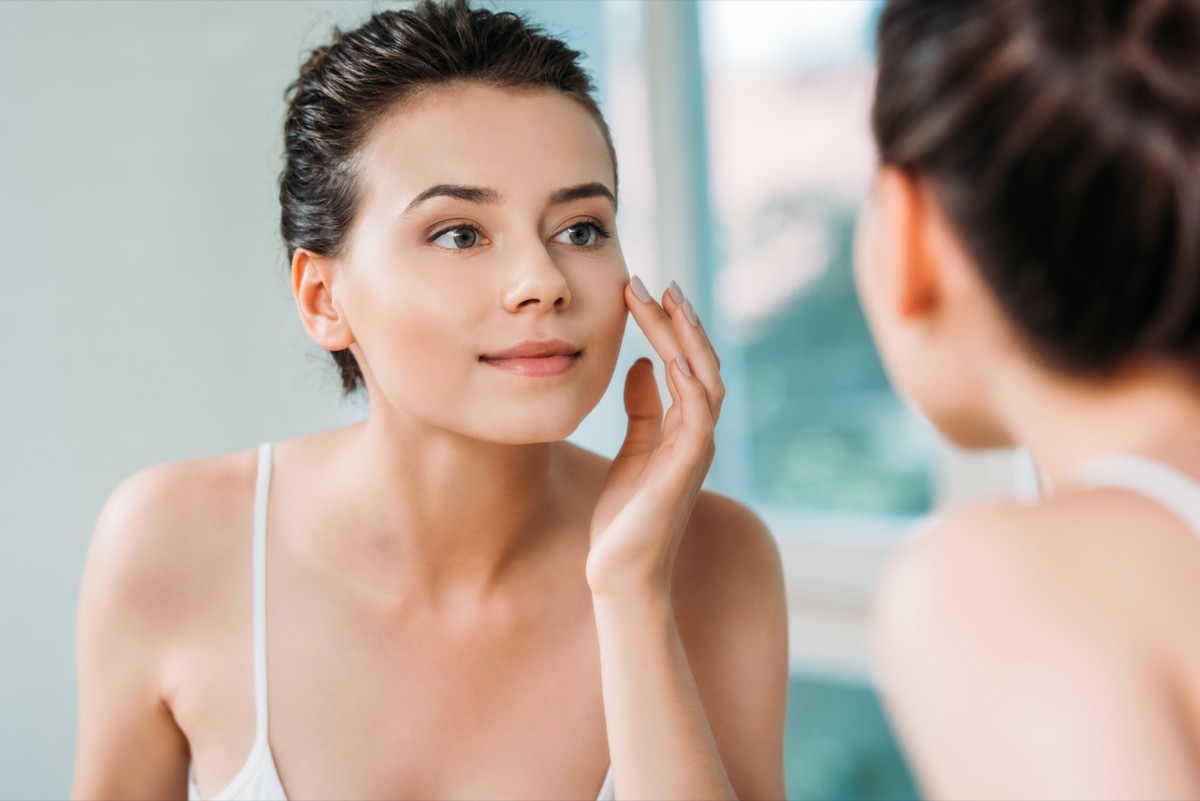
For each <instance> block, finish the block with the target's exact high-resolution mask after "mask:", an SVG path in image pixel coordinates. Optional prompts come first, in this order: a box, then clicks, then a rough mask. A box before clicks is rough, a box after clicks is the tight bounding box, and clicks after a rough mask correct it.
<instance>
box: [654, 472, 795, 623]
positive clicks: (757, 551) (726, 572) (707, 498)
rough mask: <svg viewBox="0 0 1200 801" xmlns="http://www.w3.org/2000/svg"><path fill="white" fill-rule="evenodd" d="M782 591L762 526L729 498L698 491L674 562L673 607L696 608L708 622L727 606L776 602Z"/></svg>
mask: <svg viewBox="0 0 1200 801" xmlns="http://www.w3.org/2000/svg"><path fill="white" fill-rule="evenodd" d="M782 588H783V568H782V566H781V562H780V557H779V548H778V546H777V545H776V544H775V538H774V536H772V534H771V532H770V530H768V528H767V526H766V524H765V523H763V521H762V520H761V519H760V518H759V517H758V515H757V514H755V513H754V512H753V511H752V510H751V509H750V508H749V507H747V506H745V505H744V504H742V503H739V502H738V501H735V500H734V499H732V498H729V497H727V496H724V495H720V494H718V493H715V492H707V491H705V492H701V493H700V496H699V497H698V498H697V499H696V505H695V507H694V508H693V510H692V517H691V519H690V520H689V521H688V528H687V532H686V533H685V534H684V538H683V542H682V543H681V544H680V546H679V554H678V557H677V559H676V565H675V595H676V601H677V604H679V603H681V604H683V605H685V606H686V607H689V608H690V607H702V610H698V611H703V613H704V614H705V616H706V617H709V619H710V620H711V619H712V618H711V615H713V614H720V613H721V612H720V610H721V608H722V607H725V608H728V606H727V605H728V604H729V603H731V602H735V601H740V602H741V603H770V602H774V601H776V600H780V599H781V597H782V595H781V593H782ZM776 596H779V597H778V598H777V597H776ZM756 599H757V600H756Z"/></svg>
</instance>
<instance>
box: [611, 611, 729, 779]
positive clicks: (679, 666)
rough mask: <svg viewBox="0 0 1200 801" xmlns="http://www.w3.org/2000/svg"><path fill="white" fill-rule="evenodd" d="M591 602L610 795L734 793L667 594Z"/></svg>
mask: <svg viewBox="0 0 1200 801" xmlns="http://www.w3.org/2000/svg"><path fill="white" fill-rule="evenodd" d="M594 606H595V611H596V629H597V632H598V634H599V638H600V669H601V680H602V684H603V690H604V714H605V720H606V722H607V726H608V744H609V753H610V756H611V758H612V765H613V782H614V787H615V790H616V794H617V798H621V799H680V798H687V799H718V798H719V799H729V798H735V797H736V796H735V794H734V791H733V787H732V786H731V785H730V783H729V778H728V776H727V775H726V772H725V768H724V766H723V765H722V763H721V756H720V754H719V753H718V751H717V746H716V742H715V740H714V739H713V733H712V728H711V726H710V725H709V722H708V717H707V715H706V714H705V711H704V705H703V703H702V702H701V699H700V692H699V690H698V689H697V687H696V681H695V678H694V676H693V675H692V668H691V665H690V664H689V663H688V658H687V653H686V652H685V651H684V647H683V641H682V639H681V638H680V635H679V629H678V627H677V626H676V624H675V618H674V614H673V612H672V609H671V603H670V600H669V599H668V598H653V597H651V598H639V599H637V600H632V599H620V600H615V599H610V598H604V599H601V598H596V599H594Z"/></svg>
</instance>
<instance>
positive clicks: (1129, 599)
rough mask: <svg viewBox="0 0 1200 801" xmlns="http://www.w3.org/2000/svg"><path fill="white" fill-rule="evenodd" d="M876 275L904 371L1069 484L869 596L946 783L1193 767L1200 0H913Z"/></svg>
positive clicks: (1180, 784) (887, 136) (935, 531)
mask: <svg viewBox="0 0 1200 801" xmlns="http://www.w3.org/2000/svg"><path fill="white" fill-rule="evenodd" d="M878 41H879V76H878V85H877V88H876V93H875V105H874V111H873V123H874V130H875V135H876V139H877V141H878V145H879V150H880V154H881V161H882V165H881V168H880V170H879V175H878V179H877V182H876V185H875V190H874V193H873V199H872V201H871V202H870V204H869V207H868V208H867V209H866V211H865V214H864V218H863V220H862V223H861V228H860V232H859V241H858V248H857V271H858V283H859V291H860V295H861V297H862V300H863V305H864V307H865V308H866V311H867V313H868V317H869V319H870V322H871V324H872V328H873V332H874V334H875V337H876V339H877V341H878V344H879V346H880V349H881V351H882V353H883V356H884V358H885V361H886V363H887V365H888V368H889V371H890V373H891V376H892V379H893V381H894V382H895V384H896V386H897V387H898V389H899V390H900V391H901V392H902V393H903V394H905V395H907V396H908V397H909V398H910V399H911V400H912V401H914V402H915V404H916V405H917V406H919V407H920V408H921V409H922V410H923V411H924V413H925V414H926V415H927V416H928V417H929V418H930V419H931V420H932V421H933V423H934V424H935V425H936V426H937V427H938V428H939V429H940V430H941V431H942V433H943V434H945V435H946V437H947V438H949V439H950V440H952V441H953V442H955V443H957V444H958V445H960V446H963V447H968V448H985V447H995V446H1014V445H1016V446H1023V447H1027V448H1029V449H1030V451H1031V452H1032V454H1033V456H1034V458H1035V460H1036V461H1037V463H1038V464H1039V466H1040V468H1041V470H1042V471H1043V472H1044V475H1045V476H1046V478H1047V479H1048V484H1049V485H1050V486H1051V487H1052V488H1053V489H1052V493H1051V495H1050V497H1048V498H1047V499H1045V500H1044V501H1042V502H1040V503H1037V504H1033V505H1017V504H1010V503H992V504H988V505H983V506H976V507H973V508H966V509H962V510H958V511H953V512H950V513H948V514H946V515H945V516H944V517H943V518H941V519H940V520H939V521H938V522H936V523H935V524H934V525H933V526H932V527H931V529H930V530H928V531H927V532H926V533H924V534H923V535H922V536H920V537H918V538H916V539H915V540H914V541H913V542H912V544H911V545H910V546H908V547H907V548H905V550H904V552H903V553H902V554H901V556H900V557H899V558H898V559H897V560H896V562H895V563H894V565H893V566H892V568H891V569H890V571H889V572H888V575H887V577H886V579H885V581H884V583H883V586H882V589H881V591H880V593H879V597H878V599H877V612H878V616H877V628H876V632H877V638H876V641H877V645H878V656H879V668H880V671H881V678H882V683H883V687H884V691H885V694H886V697H887V699H888V702H889V705H890V710H891V713H892V715H893V717H894V720H895V722H896V724H897V727H898V730H899V733H900V735H901V736H902V739H903V741H904V743H905V744H906V746H907V749H908V752H909V754H910V756H911V757H912V759H913V761H914V763H915V766H916V769H917V772H918V774H919V776H920V778H922V780H923V783H924V785H925V787H926V789H927V790H928V792H929V793H930V795H932V796H934V797H942V798H955V799H966V798H985V797H986V798H1007V799H1016V798H1056V797H1057V798H1076V799H1078V798H1155V799H1165V798H1197V797H1200V637H1198V636H1196V632H1197V625H1198V620H1200V4H1197V3H1195V2H1192V0H1169V1H1163V2H1159V1H1158V0H1154V1H1151V0H1146V1H1145V2H1142V1H1141V0H1137V1H1131V0H1097V2H1089V3H1066V2H1036V3H1033V2H1029V3H1023V2H967V1H966V0H960V1H959V2H953V3H947V2H933V1H932V0H928V1H927V0H918V1H916V2H903V1H901V2H893V3H890V4H889V5H888V6H887V7H886V8H885V10H884V12H883V15H882V18H881V21H880V25H879V39H878Z"/></svg>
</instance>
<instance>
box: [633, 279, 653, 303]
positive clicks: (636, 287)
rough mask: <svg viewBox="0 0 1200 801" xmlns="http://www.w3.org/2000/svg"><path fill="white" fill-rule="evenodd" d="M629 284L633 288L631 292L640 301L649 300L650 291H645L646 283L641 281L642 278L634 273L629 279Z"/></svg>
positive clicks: (646, 301) (645, 301) (647, 301)
mask: <svg viewBox="0 0 1200 801" xmlns="http://www.w3.org/2000/svg"><path fill="white" fill-rule="evenodd" d="M629 286H630V287H631V288H632V289H633V294H634V295H635V296H637V299H638V300H640V301H641V302H642V303H649V302H650V293H649V292H648V291H646V285H645V284H643V283H642V279H640V278H638V277H637V276H636V275H635V276H633V277H632V278H630V279H629Z"/></svg>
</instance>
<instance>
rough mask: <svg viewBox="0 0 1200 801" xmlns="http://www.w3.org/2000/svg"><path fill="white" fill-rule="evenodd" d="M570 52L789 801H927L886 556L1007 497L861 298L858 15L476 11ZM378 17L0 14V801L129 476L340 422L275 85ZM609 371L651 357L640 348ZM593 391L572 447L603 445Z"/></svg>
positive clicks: (47, 773)
mask: <svg viewBox="0 0 1200 801" xmlns="http://www.w3.org/2000/svg"><path fill="white" fill-rule="evenodd" d="M482 4H484V5H488V6H491V7H496V8H503V9H512V10H517V11H520V12H523V13H528V14H529V15H530V16H531V17H532V18H534V19H536V20H538V21H540V22H541V23H542V24H543V25H544V27H546V29H547V30H548V31H549V32H551V33H554V34H558V35H562V36H563V37H564V38H565V39H567V40H568V41H569V42H570V43H571V44H572V45H573V46H574V47H575V48H576V49H579V50H581V51H584V52H585V53H586V54H587V59H586V66H587V68H588V69H589V71H590V72H591V73H592V75H593V76H594V78H595V79H596V82H597V84H598V85H599V89H600V100H601V106H602V108H603V109H604V111H605V113H606V115H607V118H608V120H609V123H610V125H611V127H612V129H613V134H614V138H615V140H616V146H617V151H618V155H619V158H620V161H621V186H622V198H621V206H622V212H621V215H622V216H621V219H620V221H619V225H620V229H621V235H622V239H623V242H624V246H625V251H626V257H627V260H628V262H629V265H630V268H631V270H633V271H635V272H637V273H639V274H640V275H642V276H643V278H645V279H646V283H647V284H648V285H649V286H650V288H651V289H652V291H661V290H662V289H663V288H664V287H665V285H666V283H667V282H668V281H670V280H672V279H674V280H677V281H679V283H680V284H681V285H682V286H683V287H684V289H685V290H686V291H687V292H688V294H689V296H691V297H692V298H693V301H694V302H695V303H696V306H697V308H698V310H699V312H700V314H701V316H702V317H703V318H704V319H705V320H706V321H707V322H708V325H709V327H710V329H711V331H712V333H713V334H714V337H715V338H716V339H717V340H718V345H719V349H720V350H721V352H722V358H723V361H724V364H725V368H724V373H725V378H726V382H727V384H728V386H729V390H730V396H729V399H728V401H727V404H726V407H725V412H724V415H723V417H722V423H721V430H720V432H719V437H720V442H719V448H718V453H719V457H718V460H717V463H716V464H715V465H714V467H713V471H712V474H711V476H710V482H709V484H710V486H711V487H712V488H714V489H716V490H719V491H722V492H726V493H729V494H731V495H733V496H735V497H737V498H739V499H741V500H743V501H745V502H747V503H749V504H751V505H752V506H754V507H755V508H756V509H757V510H758V511H759V512H760V514H761V515H762V516H763V517H764V518H765V519H766V520H767V521H768V523H769V524H770V525H771V527H772V530H773V531H774V532H775V534H776V536H777V538H778V540H779V544H780V549H781V551H782V553H783V556H784V561H785V569H786V572H787V580H788V595H789V605H790V625H791V651H792V666H793V681H792V685H791V692H790V699H789V709H788V730H787V781H788V795H789V797H790V798H793V799H888V798H915V797H917V794H918V791H917V789H916V788H915V786H914V784H913V780H912V778H911V776H910V775H909V773H908V771H907V768H906V766H905V764H904V761H903V758H902V756H901V753H900V751H899V749H898V748H897V745H896V743H895V742H894V740H893V737H892V735H891V733H890V731H889V729H888V727H887V724H886V722H885V720H884V717H883V715H882V713H881V711H880V706H879V701H878V697H877V695H876V693H875V690H874V688H873V684H872V680H871V671H870V665H869V659H868V652H867V647H866V634H865V625H866V619H867V614H868V605H869V600H870V588H871V585H872V582H873V580H874V578H875V576H876V574H877V572H878V570H879V567H880V565H881V563H882V562H883V561H884V560H885V559H886V557H887V555H888V553H889V552H890V551H891V550H892V549H893V548H895V547H896V545H897V543H898V542H899V541H900V540H901V539H902V538H903V537H904V536H905V535H906V533H908V532H909V531H911V529H912V528H913V526H914V524H916V523H917V522H918V521H919V519H920V518H921V516H922V515H924V514H925V513H926V512H928V511H929V510H930V509H931V508H932V507H933V506H935V505H937V504H941V503H953V502H956V501H959V500H961V499H964V498H967V497H972V496H975V495H978V494H984V493H989V494H994V493H1003V494H1013V493H1020V492H1021V491H1023V487H1024V486H1026V485H1027V483H1028V479H1027V477H1026V473H1025V466H1024V464H1023V462H1022V461H1021V460H1020V459H1018V458H1017V457H1016V456H1015V455H1013V454H1009V453H998V454H989V455H986V456H983V457H970V458H968V457H966V456H964V455H962V454H959V453H954V452H951V451H948V450H946V449H945V448H944V447H943V446H941V445H939V444H938V443H937V441H936V440H935V437H934V436H933V435H932V433H931V431H930V430H929V429H928V428H927V426H926V425H925V424H924V423H923V422H922V421H921V420H919V419H917V418H916V417H914V416H913V415H911V414H910V413H909V412H908V411H907V410H906V408H905V407H904V405H903V404H902V403H901V402H899V401H898V399H897V398H896V397H895V396H894V395H893V394H892V392H891V391H890V390H889V389H888V386H887V382H886V379H885V376H884V374H883V371H882V368H881V366H880V363H879V360H878V357H877V355H876V353H875V350H874V349H873V347H872V345H871V342H870V340H869V337H868V334H867V329H866V326H865V323H864V320H863V317H862V313H861V311H860V309H859V307H858V304H857V301H856V299H855V297H854V291H853V284H852V279H851V271H850V270H851V241H852V233H853V228H854V221H855V214H856V209H857V207H858V205H859V203H860V201H861V200H862V198H863V196H864V194H865V192H866V191H867V189H868V186H869V183H870V180H871V176H872V173H873V170H874V153H873V147H872V144H871V138H870V131H869V126H868V111H869V104H870V95H871V91H872V82H873V66H872V58H873V55H872V48H873V42H872V31H873V25H874V21H875V19H876V16H877V15H878V13H879V10H880V4H879V2H876V0H808V1H807V2H778V1H777V0H700V2H693V1H692V0H495V1H494V2H493V1H492V0H482ZM396 5H399V3H397V2H387V3H384V2H359V1H356V0H347V1H344V2H332V1H331V0H304V1H303V2H301V1H299V0H269V1H266V2H255V1H254V0H251V1H249V2H237V3H234V2H187V1H186V0H185V1H182V2H180V1H177V0H173V1H172V2H144V1H138V2H65V1H63V2H21V1H18V2H13V1H12V0H9V2H5V3H0V243H2V245H3V251H2V252H3V264H2V265H0V276H2V277H3V284H2V287H3V291H4V297H5V300H6V307H5V313H4V314H3V315H2V316H0V326H3V329H2V330H3V334H4V342H5V344H6V347H5V348H4V349H3V350H2V351H0V376H3V378H2V380H3V382H4V384H3V392H0V456H2V458H0V799H10V798H11V799H16V798H24V799H38V798H62V797H65V796H66V795H67V794H68V792H69V788H70V778H71V768H72V762H73V757H74V736H75V735H74V730H75V687H74V623H75V604H76V600H77V597H78V584H79V578H80V575H81V571H82V568H83V563H84V558H85V556H86V550H87V546H88V541H89V538H90V533H91V526H92V524H93V522H94V520H95V517H96V514H97V513H98V511H99V509H100V506H101V505H102V503H103V501H104V499H105V498H106V497H107V495H108V494H109V493H110V492H111V491H112V490H113V489H114V488H115V487H116V485H117V484H118V483H120V481H121V480H122V479H124V478H125V477H126V476H128V475H129V474H131V473H133V472H135V471H136V470H138V469H140V468H142V467H145V466H147V465H150V464H153V463H156V462H162V461H169V460H178V459H186V458H194V457H198V456H203V455H208V454H214V453H220V452H224V451H229V450H235V449H245V448H250V447H253V446H254V445H256V444H258V443H259V442H262V441H265V440H277V439H283V438H287V437H292V436H297V435H300V434H304V433H307V432H311V431H314V430H319V429H323V428H328V427H332V426H336V425H339V424H343V423H346V422H350V421H352V420H355V419H358V418H359V417H360V416H361V415H362V408H361V407H360V406H359V405H356V404H355V403H354V402H352V401H342V400H341V399H340V392H339V387H338V382H337V377H336V374H335V372H334V370H333V365H332V361H331V360H330V359H329V358H328V356H327V355H326V354H325V353H324V352H323V351H320V350H318V349H317V348H316V347H315V346H314V345H312V344H311V342H310V341H309V340H308V339H307V337H306V336H305V334H304V332H303V330H302V328H301V326H300V324H299V321H298V319H297V317H296V314H295V311H294V307H293V305H292V300H291V295H290V291H289V288H288V280H287V265H286V260H285V253H284V250H283V246H282V244H281V243H280V241H279V237H278V233H277V232H278V203H277V195H276V186H277V185H276V180H277V177H278V173H279V170H280V167H281V164H282V162H281V155H280V154H281V125H282V119H283V110H284V102H283V92H284V89H285V87H286V86H287V85H288V84H289V83H290V82H291V81H292V80H293V79H294V77H295V75H296V74H297V72H298V68H299V65H300V64H301V63H302V61H303V57H304V54H305V53H306V51H307V50H308V49H310V48H312V47H313V46H315V45H317V44H320V43H322V42H324V41H325V40H326V38H327V37H328V35H329V32H330V30H331V28H332V27H333V26H334V25H341V26H343V27H346V26H354V25H356V24H357V23H359V22H361V21H362V20H363V19H365V18H366V17H367V16H368V15H369V14H370V13H371V12H372V11H373V10H377V9H381V8H387V7H394V6H396ZM626 342H627V344H626V352H625V354H624V355H623V359H622V367H619V370H623V369H624V367H627V366H628V365H629V364H630V363H632V361H633V360H634V359H635V358H637V357H638V356H640V355H643V354H645V355H649V348H648V346H646V345H645V343H644V340H643V339H642V337H641V335H640V334H639V333H638V332H637V331H636V329H633V330H631V331H630V332H629V336H627V338H626ZM623 429H624V415H623V412H622V409H621V404H620V397H619V394H618V392H617V391H611V392H610V393H609V395H608V396H606V398H605V400H604V401H603V402H602V404H601V406H600V408H599V409H597V411H596V412H595V413H594V414H593V415H592V416H591V417H590V418H589V419H588V420H587V421H586V422H585V423H584V425H583V426H582V427H581V428H580V430H579V431H578V432H577V434H576V435H575V437H573V439H574V440H576V441H578V442H579V443H581V444H583V445H585V446H587V447H590V448H593V449H594V450H597V451H599V452H601V453H604V454H606V455H612V454H613V453H614V452H615V451H616V448H617V446H618V445H619V443H620V440H621V437H622V433H623Z"/></svg>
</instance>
